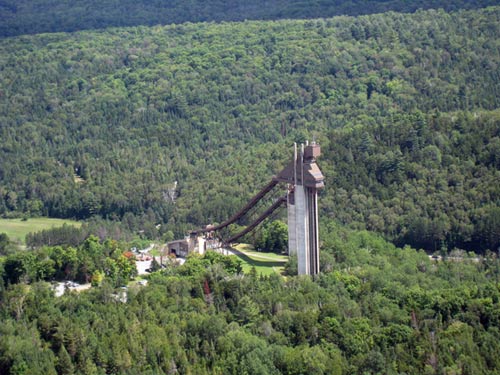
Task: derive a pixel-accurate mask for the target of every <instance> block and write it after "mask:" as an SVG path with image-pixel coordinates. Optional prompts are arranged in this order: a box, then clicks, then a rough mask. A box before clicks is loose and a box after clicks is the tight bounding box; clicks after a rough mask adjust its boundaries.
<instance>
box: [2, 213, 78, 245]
mask: <svg viewBox="0 0 500 375" xmlns="http://www.w3.org/2000/svg"><path fill="white" fill-rule="evenodd" d="M63 224H67V225H74V226H76V227H79V226H81V225H82V223H80V222H78V221H74V220H68V219H49V218H47V217H38V218H34V219H28V220H26V221H22V220H21V219H0V233H7V236H9V238H10V239H11V240H12V241H15V242H18V243H24V240H25V238H26V235H27V234H28V233H30V232H38V231H41V230H44V229H50V228H55V227H61V226H62V225H63Z"/></svg>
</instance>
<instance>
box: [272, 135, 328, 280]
mask: <svg viewBox="0 0 500 375" xmlns="http://www.w3.org/2000/svg"><path fill="white" fill-rule="evenodd" d="M320 154H321V148H320V146H319V145H318V144H316V143H315V142H312V143H311V144H309V143H308V142H306V144H305V145H303V144H302V145H301V146H300V150H299V152H298V150H297V145H296V144H295V147H294V158H293V160H292V161H291V162H290V163H289V164H288V165H287V166H286V167H285V169H283V171H281V173H280V174H279V175H278V176H277V180H278V181H280V182H286V183H288V186H289V189H288V190H289V192H288V197H287V208H288V253H289V255H297V262H298V273H299V275H316V274H318V273H319V231H318V228H319V227H318V189H321V188H323V187H324V186H325V185H324V177H323V174H322V173H321V170H320V169H319V167H318V165H317V164H316V158H317V157H319V156H320Z"/></svg>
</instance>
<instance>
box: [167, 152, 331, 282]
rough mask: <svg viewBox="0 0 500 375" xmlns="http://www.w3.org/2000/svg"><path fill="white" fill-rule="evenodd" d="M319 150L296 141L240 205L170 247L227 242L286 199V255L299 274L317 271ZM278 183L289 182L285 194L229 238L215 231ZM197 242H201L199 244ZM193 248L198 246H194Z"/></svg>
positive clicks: (200, 248) (201, 248)
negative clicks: (285, 158) (263, 183)
mask: <svg viewBox="0 0 500 375" xmlns="http://www.w3.org/2000/svg"><path fill="white" fill-rule="evenodd" d="M320 154H321V149H320V147H319V145H318V144H316V142H312V143H310V144H309V142H306V144H305V145H303V144H301V145H300V150H298V149H297V144H295V146H294V157H293V160H292V161H290V163H288V165H287V166H286V167H285V168H284V169H283V170H282V171H281V172H280V173H279V174H278V175H277V176H275V177H273V179H272V180H271V181H270V182H269V183H268V184H267V185H266V186H265V187H264V188H262V189H261V190H260V191H259V192H258V193H257V194H256V195H255V196H254V197H253V198H252V199H251V200H250V201H249V202H248V203H247V204H246V205H245V206H244V207H243V208H241V209H240V210H239V211H238V212H237V213H235V214H234V215H233V216H231V217H230V218H229V219H227V220H226V221H224V222H223V223H221V224H218V225H207V226H206V227H205V228H202V229H198V230H194V231H191V233H190V236H191V238H193V240H192V241H188V240H182V241H173V242H169V244H168V246H169V250H170V251H175V253H176V254H179V253H186V254H187V253H188V252H190V251H197V252H200V253H203V252H204V251H205V248H206V247H207V243H210V242H213V241H214V239H216V238H218V240H217V241H215V243H216V245H213V246H219V247H220V246H221V245H222V246H230V244H231V243H234V242H236V241H237V240H238V239H239V238H241V237H243V236H244V235H245V234H247V233H249V232H250V231H252V230H253V229H255V228H256V227H257V225H259V224H260V223H261V222H262V221H263V220H265V219H266V218H268V217H269V216H270V215H271V214H272V213H273V212H274V211H275V210H277V209H278V208H280V207H281V206H283V205H284V204H285V203H286V205H287V208H288V255H296V256H297V261H298V273H299V275H316V274H318V273H319V233H318V190H319V189H322V188H323V187H324V186H325V185H324V177H323V174H322V173H321V170H320V169H319V167H318V165H317V164H316V158H317V157H318V156H320ZM279 183H286V184H287V185H288V193H287V196H286V197H281V198H279V199H277V200H276V201H275V202H274V203H273V205H272V206H271V207H269V208H268V209H267V210H266V211H265V212H264V213H263V214H261V215H260V216H259V217H258V218H257V219H255V220H254V221H253V222H252V223H251V224H249V225H248V226H247V227H246V229H244V230H242V231H240V232H239V233H237V234H234V235H232V236H231V237H229V238H227V237H223V236H220V235H217V234H216V233H220V231H221V230H223V229H224V228H227V227H228V226H229V225H231V224H233V223H236V222H237V221H238V220H239V219H241V218H242V217H243V216H245V215H246V214H247V213H248V212H249V211H250V210H251V209H252V208H253V207H255V205H256V204H257V203H258V202H259V201H261V200H262V199H263V198H264V197H265V196H266V194H267V193H269V192H270V191H271V190H272V189H273V188H274V187H276V186H277V185H278V184H279ZM200 243H203V245H199V244H200ZM196 244H198V245H196ZM197 246H198V247H197ZM210 246H212V245H210ZM181 247H182V248H181ZM195 248H197V249H198V250H194V249H195Z"/></svg>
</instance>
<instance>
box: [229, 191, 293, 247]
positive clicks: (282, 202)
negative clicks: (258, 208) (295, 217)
mask: <svg viewBox="0 0 500 375" xmlns="http://www.w3.org/2000/svg"><path fill="white" fill-rule="evenodd" d="M286 202H287V198H286V197H281V198H279V199H278V200H277V201H276V202H274V204H273V205H272V206H271V207H269V208H268V209H267V210H266V211H265V212H264V213H263V214H262V215H260V216H259V217H258V218H257V219H255V221H254V222H253V223H251V224H250V225H248V226H247V227H246V228H245V229H244V230H242V231H241V232H239V233H238V234H235V235H234V236H232V237H230V238H228V239H227V240H224V243H225V244H231V243H233V242H236V241H237V240H239V239H240V238H241V237H243V236H244V235H245V234H247V233H250V232H251V231H252V230H254V229H255V227H257V225H259V224H260V223H262V222H263V221H264V220H265V219H267V218H268V217H269V216H271V215H272V213H273V212H274V211H276V210H277V209H278V208H280V207H282V206H285V205H286Z"/></svg>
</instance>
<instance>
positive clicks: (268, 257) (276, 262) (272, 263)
mask: <svg viewBox="0 0 500 375" xmlns="http://www.w3.org/2000/svg"><path fill="white" fill-rule="evenodd" d="M234 249H235V250H237V251H238V252H239V254H237V255H236V256H237V257H238V258H239V259H240V260H241V261H242V263H243V264H242V265H243V271H244V272H245V273H247V272H250V270H251V269H252V267H255V269H256V270H257V274H258V275H260V274H263V275H270V274H272V273H274V272H275V273H278V274H281V273H282V272H283V269H284V266H285V263H286V262H288V256H286V255H279V254H275V253H261V252H258V251H253V250H252V247H251V246H250V245H247V244H239V245H237V246H234Z"/></svg>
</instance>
